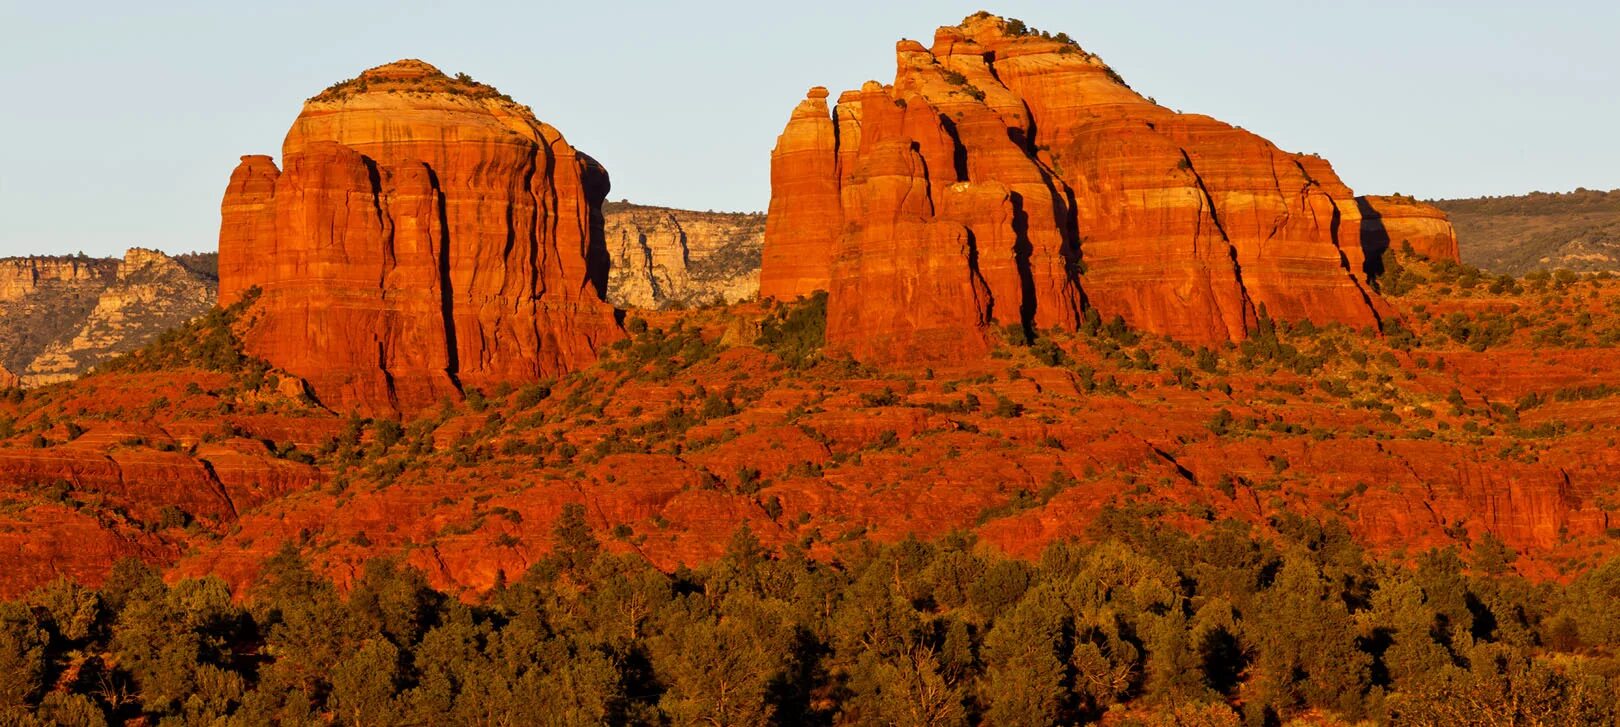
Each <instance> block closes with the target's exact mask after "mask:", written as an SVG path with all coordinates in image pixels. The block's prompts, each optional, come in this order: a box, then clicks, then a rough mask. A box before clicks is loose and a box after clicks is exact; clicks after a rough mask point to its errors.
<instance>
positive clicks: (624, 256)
mask: <svg viewBox="0 0 1620 727" xmlns="http://www.w3.org/2000/svg"><path fill="white" fill-rule="evenodd" d="M603 218H604V219H605V232H606V234H605V238H606V240H607V251H608V256H609V258H610V260H611V263H610V265H609V267H608V292H607V299H608V301H609V302H611V303H613V304H614V305H616V306H619V307H621V308H670V307H693V306H702V305H711V304H717V303H720V304H724V303H737V302H739V301H743V300H747V299H749V298H752V297H754V296H755V295H756V294H757V293H758V292H759V267H760V263H759V254H760V249H761V247H763V245H764V233H765V216H764V215H759V214H746V213H725V212H697V211H691V210H678V209H669V208H666V207H649V206H644V205H634V204H629V203H628V202H611V203H608V204H606V205H604V206H603Z"/></svg>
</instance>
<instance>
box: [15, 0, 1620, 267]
mask: <svg viewBox="0 0 1620 727" xmlns="http://www.w3.org/2000/svg"><path fill="white" fill-rule="evenodd" d="M981 7H982V8H984V9H988V10H990V11H992V12H997V13H1000V14H1003V15H1009V16H1013V17H1019V18H1022V19H1023V20H1025V21H1026V22H1028V23H1029V24H1031V25H1034V26H1036V27H1039V28H1043V29H1048V30H1052V31H1054V32H1055V31H1065V32H1067V33H1068V34H1069V35H1071V36H1073V37H1074V38H1076V39H1077V40H1078V41H1079V42H1080V43H1081V44H1082V45H1083V46H1084V47H1085V48H1086V49H1087V50H1089V51H1092V52H1094V53H1098V54H1100V55H1101V56H1102V57H1103V58H1105V59H1106V60H1107V61H1108V62H1109V63H1110V64H1112V65H1113V66H1114V67H1115V68H1116V69H1118V70H1119V71H1120V72H1121V73H1122V74H1123V75H1124V76H1125V78H1126V79H1127V80H1128V81H1130V82H1131V84H1132V85H1133V86H1134V87H1135V88H1136V89H1137V90H1139V91H1141V92H1143V93H1144V94H1148V95H1151V96H1154V97H1156V98H1157V99H1158V100H1159V101H1160V102H1161V103H1163V104H1165V105H1166V106H1169V107H1171V108H1178V109H1183V110H1188V111H1198V112H1201V113H1206V114H1210V115H1212V116H1215V117H1217V118H1220V119H1223V120H1225V121H1228V122H1231V123H1234V124H1238V125H1241V126H1243V127H1245V128H1248V129H1250V130H1253V131H1256V132H1258V133H1260V134H1261V135H1263V136H1266V137H1267V138H1270V139H1271V140H1273V141H1275V142H1277V143H1278V144H1280V145H1281V146H1283V147H1284V148H1286V149H1289V150H1292V151H1301V152H1317V153H1320V154H1322V155H1323V156H1325V157H1327V158H1328V159H1329V160H1331V161H1332V162H1333V163H1334V165H1335V166H1336V167H1337V168H1338V170H1339V172H1340V174H1341V176H1343V177H1344V179H1345V181H1346V182H1348V183H1349V184H1350V185H1351V186H1352V187H1353V188H1355V189H1356V190H1358V191H1361V192H1368V193H1388V192H1405V193H1408V194H1417V195H1419V196H1424V197H1456V196H1474V195H1480V194H1510V193H1519V192H1525V191H1530V190H1537V189H1540V190H1546V191H1552V190H1566V189H1573V188H1575V187H1577V186H1585V187H1589V188H1603V189H1608V188H1612V187H1620V141H1617V140H1620V43H1617V42H1616V41H1615V34H1616V32H1617V31H1620V3H1617V2H1614V0H1562V1H1560V0H1549V1H1544V2H1538V3H1530V2H1523V1H1522V0H1519V1H1515V2H1501V1H1497V0H1485V1H1481V0H1471V1H1464V0H1446V1H1440V0H1432V1H1430V2H1421V1H1418V0H1412V1H1408V2H1396V1H1393V0H1371V1H1363V2H1343V1H1338V2H1315V1H1312V0H1295V1H1294V2H1267V1H1260V0H1252V1H1251V0H1228V1H1226V2H1219V3H1212V2H1208V1H1207V0H1158V1H1157V2H1151V3H1144V2H1123V1H1119V2H1101V1H1090V2H1088V1H1085V0H1068V1H1066V2H1060V3H1059V2H1033V1H1028V0H1003V1H1002V2H1000V3H997V4H995V5H990V4H987V3H986V2H985V1H984V0H967V1H962V2H958V1H957V0H931V1H929V2H921V1H919V0H907V1H904V2H898V1H896V2H888V1H884V0H864V1H860V2H848V1H845V0H816V1H815V2H802V3H793V4H791V5H784V4H780V3H776V2H758V1H752V2H745V1H742V0H731V1H726V2H720V1H714V2H703V1H697V0H692V1H688V2H653V1H650V0H646V1H641V2H610V1H608V0H598V1H596V2H580V1H579V0H573V1H571V2H565V3H554V2H536V1H534V0H530V1H529V2H510V3H474V2H462V3H455V4H453V5H452V4H450V3H422V2H411V1H408V0H392V1H391V2H386V3H369V2H366V3H361V2H351V3H314V2H285V3H275V2H256V3H252V4H245V3H236V2H186V3H180V2H172V3H164V2H134V3H131V2H116V3H114V2H81V3H53V2H41V1H40V0H0V89H3V96H0V99H3V100H0V255H18V254H25V253H36V252H37V253H47V252H48V253H65V252H74V251H80V250H82V251H84V252H87V253H91V254H116V253H118V252H121V251H122V250H123V248H125V247H127V246H131V245H146V246H154V247H159V248H162V249H166V250H170V251H184V250H194V249H213V248H214V247H215V245H216V238H217V234H218V224H219V211H218V209H219V198H220V195H221V193H222V191H223V190H224V186H225V182H226V179H227V177H228V176H229V174H230V171H231V168H232V167H233V166H234V165H235V163H236V159H237V157H238V156H240V155H242V154H248V153H268V154H278V153H279V150H280V145H281V138H282V135H283V134H284V133H285V132H286V129H287V127H288V125H289V124H290V123H291V121H292V119H293V117H294V116H296V115H297V113H298V109H299V104H300V103H302V101H303V99H304V98H306V97H308V96H311V95H313V94H315V93H316V92H318V91H319V90H320V89H322V88H324V87H325V86H326V85H328V84H330V83H331V82H333V81H336V80H339V79H342V78H348V77H351V76H354V75H355V74H356V73H358V72H359V71H361V70H363V69H365V68H368V67H371V66H375V65H378V64H381V63H386V62H388V61H392V60H395V59H398V58H406V57H417V58H421V59H423V60H426V61H428V62H430V63H433V64H435V65H437V66H438V67H439V68H441V69H443V70H444V71H446V72H448V73H454V72H457V71H465V72H467V73H470V74H472V75H473V76H474V77H475V78H478V79H480V80H483V81H486V82H489V83H492V84H494V85H496V86H498V87H500V88H501V89H502V90H503V91H506V92H507V93H509V94H511V95H512V96H513V97H514V98H516V99H517V100H519V101H521V102H523V103H527V104H529V105H530V106H532V107H533V108H534V109H535V112H536V113H537V114H538V115H539V116H540V117H541V118H542V119H544V120H546V121H548V122H550V123H552V124H554V125H555V126H557V127H558V128H560V129H561V130H562V131H563V133H564V134H565V135H567V137H568V139H569V140H570V141H571V142H573V144H574V145H575V146H577V147H579V148H580V149H582V150H585V151H586V152H588V153H590V154H591V155H593V156H595V157H596V158H598V159H600V160H601V161H602V162H603V163H604V164H606V165H607V167H608V170H609V172H610V173H611V174H612V177H613V193H612V198H613V199H620V198H629V199H631V200H634V201H638V202H646V203H657V204H666V205H673V206H680V207H693V208H698V209H710V208H712V209H728V210H737V209H741V210H761V209H764V207H765V205H766V203H767V202H768V200H769V198H770V189H769V153H770V149H771V146H772V144H774V142H775V139H776V135H777V134H778V133H779V132H780V131H781V128H782V125H783V124H784V123H785V122H786V120H787V116H788V113H789V111H790V110H791V109H792V108H793V105H794V104H795V103H796V102H797V101H798V100H799V99H800V98H801V97H802V94H803V93H804V91H805V89H806V88H808V87H809V86H812V85H826V86H829V87H831V88H833V89H834V92H835V93H836V92H837V91H838V90H840V89H844V88H850V87H854V86H857V85H858V84H859V83H860V82H861V81H863V80H866V79H868V78H877V79H879V80H885V81H887V80H890V79H892V78H893V74H894V61H893V43H894V41H895V40H897V39H899V38H902V37H911V38H917V39H921V40H924V41H925V42H926V41H927V40H929V39H931V38H932V37H933V30H934V28H935V27H936V26H938V25H943V24H950V23H955V22H957V21H958V20H960V19H961V18H962V17H963V16H965V15H968V14H970V13H972V12H973V11H975V10H978V9H980V8H981Z"/></svg>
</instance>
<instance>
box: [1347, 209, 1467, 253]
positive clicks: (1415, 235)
mask: <svg viewBox="0 0 1620 727" xmlns="http://www.w3.org/2000/svg"><path fill="white" fill-rule="evenodd" d="M1356 204H1357V205H1358V206H1359V207H1360V208H1361V243H1362V246H1363V248H1364V249H1365V250H1366V252H1367V257H1368V258H1369V259H1372V260H1375V261H1376V260H1377V259H1378V257H1379V256H1380V255H1382V254H1383V253H1384V251H1385V250H1388V249H1389V248H1391V247H1394V248H1395V249H1397V250H1399V249H1400V246H1401V245H1403V244H1405V245H1409V246H1410V247H1411V248H1412V252H1414V253H1417V254H1418V255H1421V256H1423V257H1425V258H1428V259H1429V260H1433V261H1436V262H1439V261H1450V262H1454V263H1455V262H1462V258H1461V256H1460V255H1459V252H1458V249H1457V231H1456V230H1454V229H1452V227H1451V219H1450V218H1448V217H1446V213H1445V212H1443V211H1441V210H1440V208H1438V207H1435V206H1434V205H1430V204H1425V203H1423V202H1419V201H1417V200H1416V199H1413V198H1411V197H1405V196H1401V195H1393V196H1387V197H1385V196H1366V197H1357V198H1356Z"/></svg>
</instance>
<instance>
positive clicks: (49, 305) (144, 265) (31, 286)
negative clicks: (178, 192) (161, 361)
mask: <svg viewBox="0 0 1620 727" xmlns="http://www.w3.org/2000/svg"><path fill="white" fill-rule="evenodd" d="M213 302H214V281H213V279H212V278H211V277H209V276H207V275H204V274H201V273H198V272H195V271H193V270H190V269H188V268H186V267H185V266H184V265H182V264H181V263H180V262H178V261H177V260H175V259H174V258H170V257H168V256H166V255H164V254H163V253H160V252H157V251H154V250H145V249H141V248H133V249H131V250H129V252H128V253H126V254H125V256H124V258H123V259H122V260H120V259H117V258H89V257H28V258H7V259H3V260H0V367H3V368H4V370H5V371H6V373H4V374H0V386H11V385H20V386H40V385H43V384H51V383H56V382H59V381H66V380H68V379H72V378H76V377H78V376H80V375H82V374H84V373H86V372H88V371H89V370H90V369H92V368H94V367H95V366H96V365H97V364H99V363H101V362H102V361H105V360H107V359H108V358H111V357H113V356H116V355H118V354H121V353H124V352H127V351H131V350H134V349H135V348H138V347H140V346H142V345H144V344H145V343H147V342H148V341H150V340H152V339H153V338H155V337H156V336H157V335H158V334H160V333H162V332H163V331H165V330H168V329H169V328H172V327H174V326H177V325H179V324H181V323H184V322H185V321H187V320H190V319H191V318H193V317H195V316H197V315H200V314H202V313H203V312H205V311H207V310H208V308H209V307H210V306H212V305H213Z"/></svg>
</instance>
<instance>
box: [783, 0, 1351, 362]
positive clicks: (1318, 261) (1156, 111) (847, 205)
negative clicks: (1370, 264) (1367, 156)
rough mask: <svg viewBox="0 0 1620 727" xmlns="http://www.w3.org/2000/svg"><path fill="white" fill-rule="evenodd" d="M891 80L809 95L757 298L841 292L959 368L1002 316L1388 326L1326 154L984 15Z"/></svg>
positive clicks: (869, 331) (835, 316) (902, 55)
mask: <svg viewBox="0 0 1620 727" xmlns="http://www.w3.org/2000/svg"><path fill="white" fill-rule="evenodd" d="M897 55H898V67H899V70H898V73H897V74H896V77H895V81H894V83H893V84H892V85H881V84H878V83H876V82H868V83H867V84H866V85H865V86H864V87H863V88H862V89H861V90H860V91H859V92H850V93H846V94H844V95H843V96H841V97H840V99H839V102H838V104H837V107H836V108H834V109H830V110H829V109H828V108H827V105H826V98H827V95H828V94H827V93H826V91H825V89H821V88H816V89H812V90H811V91H810V93H809V95H808V97H807V98H806V100H805V101H803V102H802V103H800V105H799V107H798V108H797V109H795V111H794V112H793V115H792V118H791V120H790V121H789V123H788V126H787V129H786V130H785V131H784V132H783V134H782V136H781V137H780V138H779V139H778V143H777V147H776V150H775V151H774V153H773V155H772V184H773V186H772V200H771V208H770V219H769V220H768V222H767V226H766V247H765V252H764V255H763V263H764V270H763V271H762V272H761V295H763V296H766V297H773V298H779V299H790V298H794V297H797V296H799V295H803V294H805V293H806V292H808V291H811V290H817V289H823V290H827V291H828V292H829V298H828V332H827V335H828V339H829V343H831V344H833V346H834V347H835V348H841V349H843V350H845V351H847V352H849V353H852V354H854V355H856V356H857V357H865V358H868V359H873V360H891V361H892V360H932V359H961V358H963V357H964V356H971V355H974V354H975V353H976V352H977V351H979V350H982V349H983V348H985V346H986V342H985V341H986V331H987V330H988V329H989V328H990V326H992V325H997V326H1019V327H1022V328H1023V329H1024V331H1025V332H1026V333H1029V332H1033V331H1034V330H1035V329H1041V328H1047V327H1051V326H1060V327H1070V326H1073V325H1074V324H1075V323H1076V322H1077V321H1078V320H1079V318H1080V315H1081V311H1082V310H1083V309H1082V304H1084V305H1089V306H1091V307H1093V308H1095V309H1096V311H1097V312H1098V313H1099V314H1100V315H1101V316H1102V317H1103V318H1111V317H1113V316H1122V317H1123V318H1124V319H1125V320H1126V322H1127V323H1129V324H1130V325H1132V326H1133V327H1136V328H1139V329H1143V330H1147V331H1153V332H1158V333H1163V334H1168V335H1171V336H1174V337H1176V338H1180V339H1183V340H1187V341H1192V342H1200V343H1211V342H1225V341H1230V340H1237V339H1241V338H1243V337H1244V336H1246V335H1247V333H1248V332H1249V331H1251V330H1252V329H1253V328H1254V326H1255V325H1256V322H1257V314H1258V313H1259V309H1260V308H1261V307H1262V306H1264V307H1265V308H1266V310H1267V311H1268V312H1269V314H1270V315H1271V316H1273V317H1276V318H1279V319H1284V320H1305V319H1309V320H1312V321H1314V322H1317V323H1329V322H1339V323H1346V324H1349V325H1352V326H1357V327H1364V326H1372V325H1376V324H1377V323H1378V320H1379V317H1378V313H1377V307H1378V304H1377V303H1376V302H1375V301H1374V300H1373V297H1372V294H1371V293H1370V292H1369V290H1368V289H1367V287H1366V285H1365V278H1364V273H1363V270H1362V266H1361V260H1362V257H1363V252H1362V249H1361V239H1360V237H1361V236H1360V225H1359V222H1358V214H1357V212H1358V207H1357V204H1356V201H1355V199H1354V196H1353V195H1352V194H1351V192H1350V190H1349V189H1348V188H1347V187H1346V186H1345V185H1344V184H1343V183H1342V182H1341V181H1340V180H1339V179H1338V177H1337V176H1336V175H1335V174H1334V173H1333V171H1332V168H1331V166H1330V165H1328V163H1327V162H1325V161H1323V160H1321V159H1319V158H1316V157H1310V156H1303V155H1296V154H1290V153H1287V152H1284V151H1282V150H1280V149H1278V148H1277V147H1276V146H1275V145H1273V144H1272V143H1271V142H1268V141H1266V140H1265V139H1262V138H1260V137H1259V136H1256V135H1254V134H1251V133H1249V132H1247V131H1244V130H1242V129H1239V128H1236V127H1232V126H1229V125H1227V124H1223V123H1221V122H1219V121H1216V120H1214V119H1211V118H1209V117H1206V116H1199V115H1193V114H1181V113H1176V112H1174V111H1171V110H1169V109H1166V108H1164V107H1162V106H1159V105H1158V104H1157V103H1155V102H1153V101H1152V100H1151V99H1148V98H1144V97H1143V96H1141V95H1139V94H1137V93H1136V92H1135V91H1133V90H1131V88H1130V87H1129V86H1127V85H1126V84H1125V83H1124V82H1123V81H1122V80H1121V79H1120V77H1119V75H1118V74H1117V73H1115V72H1114V71H1113V70H1112V69H1111V68H1109V66H1108V65H1107V64H1105V63H1103V61H1102V60H1101V59H1099V58H1097V57H1096V56H1094V55H1091V54H1089V53H1086V52H1085V51H1083V50H1081V49H1080V48H1079V47H1078V46H1076V45H1075V44H1074V43H1073V42H1072V41H1069V40H1068V38H1067V37H1066V36H1063V35H1061V34H1060V35H1058V36H1056V37H1053V36H1050V35H1047V34H1043V33H1035V32H1032V31H1030V30H1028V29H1027V28H1024V27H1023V26H1022V24H1009V23H1008V22H1007V21H1005V20H1003V19H1001V18H997V17H994V16H991V15H988V14H984V13H981V14H979V15H975V16H973V17H970V18H968V19H967V20H965V21H964V22H963V23H962V24H961V25H959V26H954V27H946V28H941V29H940V30H939V31H938V33H937V34H936V35H935V38H934V44H933V47H932V48H924V47H923V46H922V45H921V44H919V43H916V42H914V41H902V42H901V43H900V44H899V45H898V47H897Z"/></svg>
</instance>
